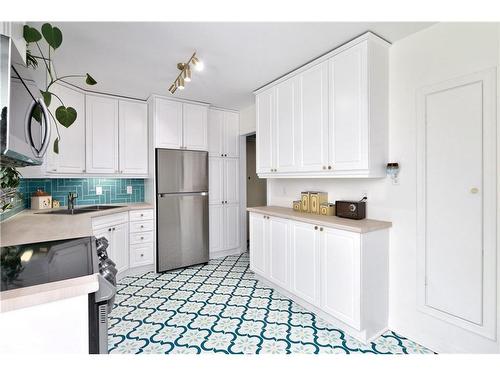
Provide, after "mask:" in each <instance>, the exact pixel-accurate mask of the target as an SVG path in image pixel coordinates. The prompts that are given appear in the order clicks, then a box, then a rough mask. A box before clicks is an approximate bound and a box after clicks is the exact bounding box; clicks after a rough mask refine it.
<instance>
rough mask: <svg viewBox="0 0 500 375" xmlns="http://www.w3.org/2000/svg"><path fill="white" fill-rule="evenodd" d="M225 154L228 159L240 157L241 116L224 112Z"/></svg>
mask: <svg viewBox="0 0 500 375" xmlns="http://www.w3.org/2000/svg"><path fill="white" fill-rule="evenodd" d="M223 134H224V153H225V154H226V156H228V157H235V158H237V157H238V156H240V116H239V115H238V114H237V113H234V112H224V133H223Z"/></svg>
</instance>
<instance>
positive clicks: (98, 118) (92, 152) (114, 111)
mask: <svg viewBox="0 0 500 375" xmlns="http://www.w3.org/2000/svg"><path fill="white" fill-rule="evenodd" d="M85 114H86V116H85V121H86V151H87V152H86V155H87V163H86V164H87V168H86V169H87V172H88V173H118V100H117V99H114V98H110V97H105V96H100V95H87V96H86V113H85ZM82 142H83V140H82Z"/></svg>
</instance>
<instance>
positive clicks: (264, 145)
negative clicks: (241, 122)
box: [255, 88, 274, 173]
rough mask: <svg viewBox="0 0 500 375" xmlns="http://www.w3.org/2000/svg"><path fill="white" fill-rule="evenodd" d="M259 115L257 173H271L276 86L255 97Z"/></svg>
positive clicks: (272, 165)
mask: <svg viewBox="0 0 500 375" xmlns="http://www.w3.org/2000/svg"><path fill="white" fill-rule="evenodd" d="M255 102H256V111H257V113H256V117H257V125H256V126H257V139H256V141H257V143H256V151H257V160H256V168H257V173H271V172H272V171H271V170H272V169H274V159H273V126H274V119H273V116H274V115H273V102H274V88H270V89H269V90H266V91H264V92H261V93H260V94H258V95H257V97H256V98H255Z"/></svg>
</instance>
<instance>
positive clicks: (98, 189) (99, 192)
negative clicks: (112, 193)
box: [95, 186, 102, 195]
mask: <svg viewBox="0 0 500 375" xmlns="http://www.w3.org/2000/svg"><path fill="white" fill-rule="evenodd" d="M95 195H102V186H96V187H95Z"/></svg>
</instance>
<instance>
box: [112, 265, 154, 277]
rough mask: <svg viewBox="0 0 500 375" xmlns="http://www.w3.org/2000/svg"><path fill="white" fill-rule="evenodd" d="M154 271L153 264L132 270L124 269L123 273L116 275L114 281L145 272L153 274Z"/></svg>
mask: <svg viewBox="0 0 500 375" xmlns="http://www.w3.org/2000/svg"><path fill="white" fill-rule="evenodd" d="M154 271H155V265H154V264H148V265H147V266H140V267H134V268H129V269H126V270H125V271H122V272H119V273H118V274H117V275H116V280H120V279H122V278H124V277H126V276H134V275H139V274H142V273H146V272H154Z"/></svg>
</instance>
